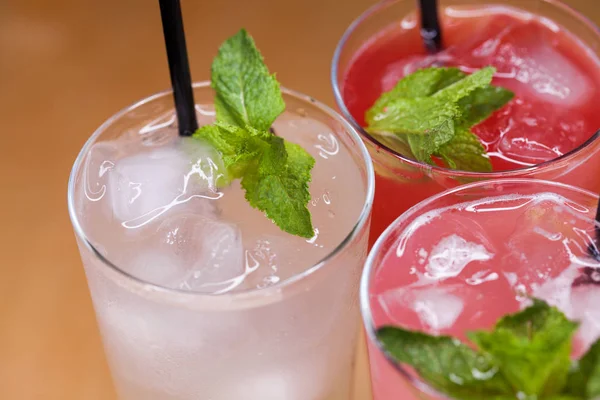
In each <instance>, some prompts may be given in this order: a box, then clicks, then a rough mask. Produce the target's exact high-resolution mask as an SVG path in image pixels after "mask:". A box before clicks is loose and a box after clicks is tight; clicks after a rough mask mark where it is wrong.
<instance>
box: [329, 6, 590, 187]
mask: <svg viewBox="0 0 600 400" xmlns="http://www.w3.org/2000/svg"><path fill="white" fill-rule="evenodd" d="M408 1H412V0H381V1H379V2H377V3H375V4H374V5H372V6H370V7H369V8H368V9H367V10H366V11H364V12H363V13H362V14H361V15H359V16H358V17H357V18H356V19H355V20H354V21H352V23H351V24H350V25H349V26H348V28H347V29H346V31H344V34H343V35H342V37H341V38H340V40H339V42H338V44H337V45H336V47H335V51H334V53H333V58H332V60H331V69H330V73H329V79H330V81H331V86H332V89H333V97H334V99H335V102H336V104H337V106H338V108H339V109H340V113H341V114H342V116H343V117H344V118H346V120H348V121H349V123H350V124H351V125H352V126H353V127H354V129H355V130H356V131H357V132H358V133H360V135H361V136H362V138H363V140H365V141H368V142H370V143H371V144H373V145H375V146H377V147H378V148H381V149H383V151H384V152H386V153H388V154H390V155H391V156H392V157H394V158H395V159H397V160H399V161H400V162H403V163H406V164H409V165H410V166H412V167H417V168H421V169H426V170H429V171H435V172H437V173H440V174H445V175H450V176H457V175H459V176H461V177H465V178H484V179H495V178H503V177H512V176H514V175H519V174H524V173H528V172H538V171H539V170H545V169H548V168H550V167H552V166H554V165H555V164H557V163H560V162H563V161H565V160H567V159H570V158H572V157H574V156H575V155H577V153H579V152H580V151H581V150H583V149H585V148H587V147H589V146H590V145H591V144H592V143H594V142H596V141H597V140H598V139H599V138H600V127H598V129H597V130H596V131H595V132H594V133H593V134H592V135H591V136H590V138H589V139H587V140H586V141H585V142H583V143H582V144H580V145H579V146H577V147H576V148H574V149H572V150H570V151H568V152H566V153H564V154H563V155H561V156H559V157H556V158H553V159H550V160H547V161H544V162H541V163H539V164H534V165H530V166H525V167H522V168H514V169H510V170H504V171H492V172H471V171H463V170H453V169H450V168H445V167H440V166H439V165H431V164H427V163H423V162H421V161H417V160H414V159H412V158H409V157H406V156H404V155H402V154H400V153H399V152H397V151H396V150H394V149H392V148H390V147H389V146H387V145H386V144H384V143H381V142H380V141H379V140H377V139H376V138H375V137H373V136H372V135H370V134H369V133H368V132H367V131H366V130H364V129H363V127H362V126H360V125H359V124H358V123H357V122H356V120H355V119H354V117H353V116H352V114H351V113H350V111H349V110H348V108H347V107H346V103H345V102H344V98H343V96H342V92H341V89H340V84H339V82H338V78H337V77H338V73H339V72H342V71H340V58H341V55H342V51H343V50H344V48H345V45H346V43H347V41H348V40H349V38H350V37H351V36H352V35H353V34H354V32H355V31H356V29H357V28H358V27H360V26H361V25H362V23H363V22H364V21H366V20H367V19H369V18H370V17H371V16H372V15H374V14H376V13H377V12H379V11H380V10H382V9H383V8H385V7H387V6H389V5H392V4H395V3H399V2H408ZM536 1H538V2H541V3H548V4H551V5H552V6H554V7H557V8H559V9H561V10H562V11H563V12H566V13H567V14H570V15H572V16H573V17H575V18H577V19H578V20H579V21H581V22H582V23H583V24H584V25H585V26H586V27H588V28H590V29H591V30H592V31H594V32H595V33H596V35H597V36H598V37H599V38H600V27H599V26H598V25H596V24H595V23H594V22H593V21H592V20H591V19H589V18H588V17H586V16H585V15H583V14H582V13H581V12H579V11H577V10H576V9H575V8H574V7H572V6H570V5H568V4H565V3H563V2H562V1H560V0H536ZM490 3H491V4H493V3H494V0H490ZM382 28H383V27H382Z"/></svg>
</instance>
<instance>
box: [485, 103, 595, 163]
mask: <svg viewBox="0 0 600 400" xmlns="http://www.w3.org/2000/svg"><path fill="white" fill-rule="evenodd" d="M546 107H547V106H546V105H544V104H542V103H539V102H536V101H532V100H529V99H522V98H517V99H515V100H514V101H513V102H511V103H509V104H508V105H507V106H506V107H504V108H503V109H502V110H500V111H499V112H497V113H495V114H494V115H492V116H491V117H490V118H488V120H486V121H485V122H484V123H483V124H480V125H478V126H476V127H475V133H477V134H478V135H479V136H480V137H481V138H482V139H483V140H484V141H486V142H487V143H493V142H495V141H496V140H499V142H498V145H497V148H498V150H499V151H500V152H501V153H502V154H503V155H504V156H506V157H508V158H510V159H513V160H515V161H517V162H521V163H524V165H528V164H537V163H541V162H544V161H548V160H551V159H554V158H556V157H559V156H561V155H563V154H564V153H566V152H568V151H570V150H571V149H573V147H574V146H577V145H579V144H580V143H581V142H583V141H584V140H586V139H587V137H586V133H587V135H589V132H590V130H589V129H588V128H587V126H586V123H585V119H583V118H582V116H581V115H580V114H579V113H577V112H575V111H574V112H567V113H561V112H553V113H549V112H547V111H546V110H545V109H546ZM498 138H499V139H498Z"/></svg>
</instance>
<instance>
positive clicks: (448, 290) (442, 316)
mask: <svg viewBox="0 0 600 400" xmlns="http://www.w3.org/2000/svg"><path fill="white" fill-rule="evenodd" d="M452 290H453V287H450V286H448V287H429V288H423V289H418V288H411V287H406V288H397V289H392V290H389V291H386V292H384V293H383V294H381V295H380V296H379V299H378V300H379V303H380V304H381V307H382V308H383V310H384V311H385V313H386V314H387V315H388V317H389V318H390V319H391V320H392V322H393V323H394V324H396V325H399V326H407V325H408V326H410V325H411V320H412V319H413V318H410V317H409V315H411V314H412V315H416V316H417V318H418V322H419V326H417V327H418V328H424V329H427V330H428V331H433V332H439V331H440V330H442V329H447V328H449V327H451V326H452V325H453V324H454V322H455V321H456V319H457V318H458V316H459V315H460V313H461V312H462V310H463V307H464V303H463V300H462V299H461V298H460V297H459V296H457V295H455V294H453V293H452ZM414 322H415V321H412V323H414Z"/></svg>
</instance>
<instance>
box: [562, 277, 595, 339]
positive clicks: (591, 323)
mask: <svg viewBox="0 0 600 400" xmlns="http://www.w3.org/2000/svg"><path fill="white" fill-rule="evenodd" d="M598 304H600V286H598V285H581V286H578V287H575V288H573V289H572V293H571V309H570V310H569V311H570V312H568V313H567V316H568V317H569V318H571V319H574V320H577V321H579V322H580V323H581V325H580V326H579V329H578V331H577V336H576V338H577V345H578V346H580V347H582V349H583V350H585V349H587V348H589V346H591V345H592V343H594V342H595V341H596V340H597V339H598V338H599V337H600V309H598Z"/></svg>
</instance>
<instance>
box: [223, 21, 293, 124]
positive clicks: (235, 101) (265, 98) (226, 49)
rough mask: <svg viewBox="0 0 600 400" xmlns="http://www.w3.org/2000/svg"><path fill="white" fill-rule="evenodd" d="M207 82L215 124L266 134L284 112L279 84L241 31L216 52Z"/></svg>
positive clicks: (248, 36) (252, 44) (248, 38)
mask: <svg viewBox="0 0 600 400" xmlns="http://www.w3.org/2000/svg"><path fill="white" fill-rule="evenodd" d="M211 83H212V87H213V89H215V91H216V94H217V95H216V98H215V107H216V110H217V121H219V122H225V123H228V124H231V125H237V126H240V127H245V126H246V125H249V126H251V127H253V128H255V129H257V130H259V131H267V130H268V129H269V128H270V127H271V124H272V123H273V121H275V118H277V116H278V115H279V114H281V113H282V112H283V110H284V109H285V103H284V102H283V98H282V96H281V91H280V89H279V82H277V80H276V79H275V76H274V75H271V74H269V70H268V69H267V67H266V66H265V64H264V61H263V57H262V55H261V54H260V52H259V51H258V49H257V48H256V46H255V44H254V40H253V39H252V37H250V35H248V32H246V31H245V30H244V29H242V30H240V31H239V32H238V33H237V34H236V35H234V36H233V37H231V38H229V39H228V40H227V41H225V43H223V45H222V46H221V48H220V49H219V53H218V55H217V57H216V58H215V59H214V61H213V64H212V77H211Z"/></svg>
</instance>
